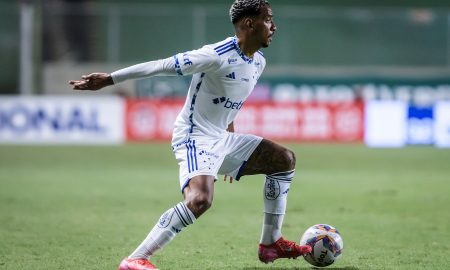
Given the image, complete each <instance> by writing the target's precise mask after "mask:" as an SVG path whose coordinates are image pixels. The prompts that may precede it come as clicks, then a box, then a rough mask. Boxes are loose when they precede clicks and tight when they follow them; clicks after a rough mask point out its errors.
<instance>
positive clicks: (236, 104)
mask: <svg viewBox="0 0 450 270" xmlns="http://www.w3.org/2000/svg"><path fill="white" fill-rule="evenodd" d="M212 101H213V103H214V104H223V107H224V108H227V109H232V110H240V109H241V108H242V106H243V105H244V102H243V101H232V100H230V98H227V97H218V98H214V99H213V100H212Z"/></svg>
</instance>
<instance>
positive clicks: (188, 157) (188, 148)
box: [186, 141, 191, 173]
mask: <svg viewBox="0 0 450 270" xmlns="http://www.w3.org/2000/svg"><path fill="white" fill-rule="evenodd" d="M186 148H187V151H186V157H187V163H188V171H189V173H190V172H191V159H190V154H189V152H190V151H191V147H190V145H189V141H188V142H187V143H186Z"/></svg>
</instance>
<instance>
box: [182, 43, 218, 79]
mask: <svg viewBox="0 0 450 270" xmlns="http://www.w3.org/2000/svg"><path fill="white" fill-rule="evenodd" d="M173 59H174V61H175V71H176V73H177V74H178V75H191V74H195V73H201V72H212V71H215V70H217V69H218V68H219V67H220V57H219V55H218V54H217V53H216V52H215V51H214V49H213V48H212V47H210V46H204V47H202V48H200V49H198V50H193V51H188V52H184V53H178V54H176V55H174V56H173Z"/></svg>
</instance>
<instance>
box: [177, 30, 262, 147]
mask: <svg viewBox="0 0 450 270" xmlns="http://www.w3.org/2000/svg"><path fill="white" fill-rule="evenodd" d="M174 61H175V69H176V72H177V74H179V75H188V74H193V77H192V82H191V85H190V87H189V93H188V96H187V99H186V102H185V104H184V106H183V109H182V110H181V112H180V114H179V115H178V117H177V119H176V121H175V129H174V132H173V138H172V142H173V143H174V144H176V143H180V142H183V141H185V140H187V139H188V138H189V137H190V136H191V135H194V136H195V135H200V136H201V135H206V136H218V135H220V134H223V133H224V132H226V129H227V127H228V125H229V124H230V123H231V122H233V121H234V119H235V118H236V115H237V113H238V112H239V110H240V109H241V108H242V106H243V105H244V102H245V100H246V99H247V97H248V96H249V95H250V93H251V92H252V90H253V88H254V87H255V85H256V82H257V80H258V79H259V77H260V75H261V73H262V72H263V70H264V67H265V65H266V61H265V59H264V57H263V56H262V53H261V52H259V51H258V52H257V53H255V54H254V56H253V58H248V57H247V56H245V55H244V54H243V53H242V51H241V50H240V48H239V45H238V44H237V40H236V37H230V38H227V39H225V40H224V41H221V42H218V43H215V44H211V45H206V46H204V47H203V48H201V49H199V50H194V51H189V52H185V53H179V54H177V55H175V56H174Z"/></svg>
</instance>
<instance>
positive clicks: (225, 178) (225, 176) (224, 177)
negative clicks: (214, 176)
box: [223, 175, 234, 184]
mask: <svg viewBox="0 0 450 270" xmlns="http://www.w3.org/2000/svg"><path fill="white" fill-rule="evenodd" d="M228 177H229V178H230V184H232V183H233V180H234V179H233V177H231V176H229V175H224V176H223V181H224V182H226V181H227V178H228Z"/></svg>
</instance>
